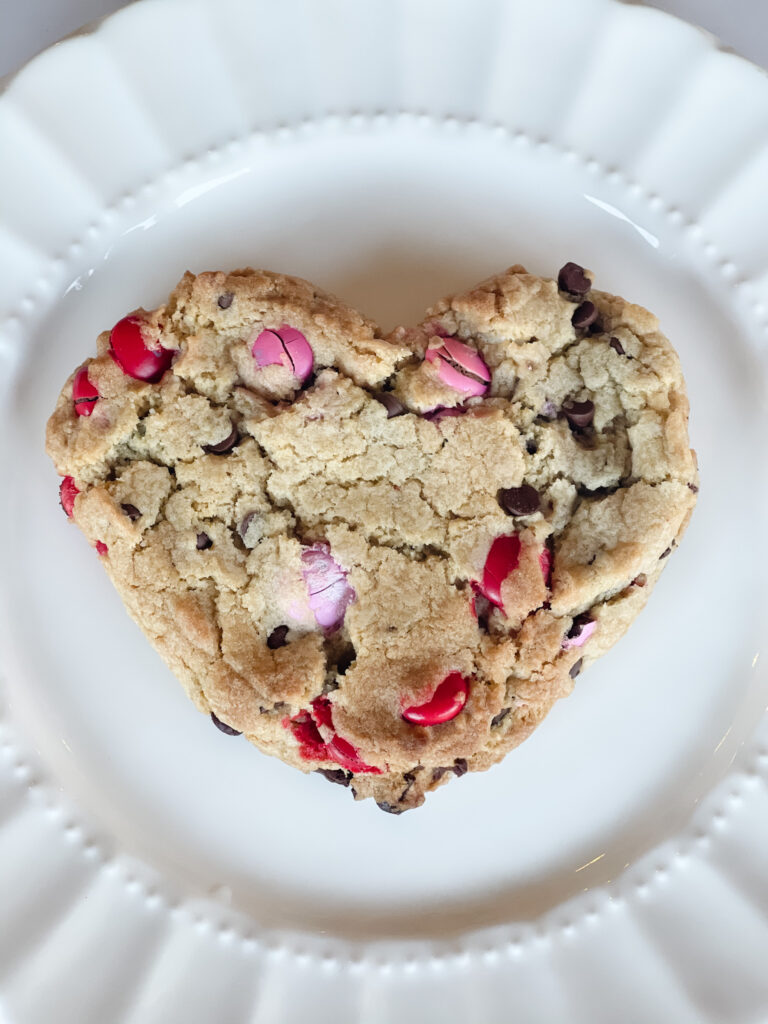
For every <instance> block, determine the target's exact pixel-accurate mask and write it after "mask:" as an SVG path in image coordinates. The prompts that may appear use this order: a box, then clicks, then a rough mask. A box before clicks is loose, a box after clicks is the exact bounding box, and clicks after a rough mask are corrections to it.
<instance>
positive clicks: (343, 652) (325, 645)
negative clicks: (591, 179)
mask: <svg viewBox="0 0 768 1024" xmlns="http://www.w3.org/2000/svg"><path fill="white" fill-rule="evenodd" d="M687 419H688V401H687V398H686V394H685V387H684V383H683V379H682V376H681V372H680V366H679V363H678V359H677V356H676V355H675V352H674V351H673V349H672V348H671V346H670V344H669V342H668V341H667V339H666V338H665V337H664V336H663V335H662V334H661V333H659V329H658V323H657V321H656V318H655V317H654V316H652V315H651V314H650V313H648V312H647V311H646V310H645V309H642V308H641V307H639V306H635V305H632V304H630V303H628V302H625V301H624V299H620V298H617V297H615V296H613V295H607V294H605V293H603V292H599V291H595V290H593V288H592V278H591V275H590V274H589V273H588V272H586V271H584V270H583V269H582V268H581V267H579V266H577V265H575V264H572V263H569V264H567V265H566V266H565V267H563V268H562V270H561V271H560V274H559V278H558V280H557V281H553V280H546V279H542V278H539V277H534V276H532V275H530V274H528V273H526V271H525V270H524V269H523V268H522V267H519V266H518V267H512V268H511V269H509V270H507V271H506V272H505V273H503V274H500V275H498V276H497V277H493V278H491V279H490V280H488V281H485V282H484V283H482V284H480V285H478V286H477V287H476V288H473V289H472V290H471V291H468V292H466V293H465V294H462V295H456V296H454V297H452V298H450V299H446V300H444V301H442V302H440V303H438V304H437V305H436V306H435V307H433V308H432V309H431V310H430V311H429V313H428V315H427V318H426V319H425V320H424V321H423V323H422V324H420V325H419V326H418V327H400V328H397V329H396V330H394V331H393V332H392V333H391V334H390V335H388V336H387V337H384V336H382V334H381V332H380V330H379V328H378V327H377V326H376V324H374V323H372V322H371V321H370V320H367V319H366V318H365V317H363V316H362V315H361V314H360V313H358V312H356V311H355V310H353V309H351V308H350V307H349V306H347V305H345V304H344V303H343V302H341V301H340V300H339V299H336V298H334V297H333V296H331V295H329V294H327V293H326V292H323V291H321V290H320V289H318V288H316V287H314V286H313V285H311V284H309V283H307V282H306V281H302V280H299V279H297V278H293V277H286V276H284V275H281V274H273V273H269V272H267V271H260V270H239V271H235V272H234V273H231V274H224V273H204V274H200V275H198V276H196V277H195V276H193V275H191V274H186V275H185V277H184V278H183V279H182V281H181V282H180V284H179V285H178V287H177V288H176V290H175V291H174V292H173V294H172V295H171V297H170V299H169V300H168V302H167V304H166V305H165V306H162V307H161V308H159V309H156V310H154V311H152V312H146V311H144V310H141V309H140V310H137V311H136V312H135V313H132V314H131V315H130V316H128V317H126V318H125V319H123V320H121V321H120V322H119V323H118V324H117V325H116V326H115V327H114V328H113V329H112V330H111V331H107V332H105V333H103V334H102V335H101V336H100V337H99V339H98V355H97V356H96V358H94V359H89V360H88V361H87V362H86V363H85V364H84V365H83V366H81V367H80V368H79V369H78V370H77V371H76V372H75V373H74V374H73V376H72V377H70V379H69V380H68V381H67V383H66V385H65V387H64V389H63V391H62V392H61V395H60V397H59V400H58V403H57V406H56V411H55V412H54V413H53V415H52V416H51V418H50V421H49V423H48V432H47V447H48V452H49V454H50V456H51V458H52V459H53V461H54V463H55V465H56V469H57V470H58V471H59V473H60V474H61V475H62V476H63V478H64V479H63V481H62V484H61V503H62V506H63V508H64V511H65V512H66V513H67V515H68V516H70V517H71V518H72V519H73V520H74V521H75V522H76V523H77V525H78V526H79V527H80V529H81V530H82V531H83V533H84V534H85V536H86V537H87V538H88V539H89V541H90V542H91V543H92V544H93V545H94V546H95V547H96V550H97V551H98V553H99V555H100V556H101V558H102V561H103V563H104V567H105V568H106V570H107V572H108V573H109V575H110V577H111V578H112V581H113V582H114V584H115V586H116V587H117V589H118V591H119V593H120V594H121V596H122V598H123V600H124V602H125V605H126V607H127V609H128V611H129V612H130V614H131V615H132V616H133V618H134V619H135V620H136V621H137V622H138V624H139V625H140V626H141V628H142V629H143V630H144V632H145V633H146V634H147V636H148V637H149V639H150V640H151V642H152V643H153V644H154V646H155V647H156V649H157V650H158V651H159V653H160V654H161V655H162V657H163V658H164V659H165V661H166V662H167V663H168V664H169V666H170V667H171V669H172V670H173V671H174V672H175V673H176V675H177V676H178V677H179V679H180V680H181V681H182V683H183V684H184V686H185V687H186V689H187V692H188V693H189V696H190V697H191V698H192V700H193V701H194V702H195V704H196V705H197V706H198V708H200V710H201V711H204V712H205V713H206V714H210V715H211V718H212V719H213V721H214V723H215V724H216V725H217V726H218V727H219V728H220V729H221V730H222V731H223V732H226V733H229V734H233V735H236V734H239V733H244V734H245V735H246V737H247V738H248V739H249V740H250V741H251V742H253V743H254V744H256V745H257V746H258V747H259V748H260V749H261V750H263V751H266V752H267V753H269V754H274V755H275V756H277V757H280V758H282V759H283V760H284V761H286V762H287V763H288V764H291V765H294V766H295V767H296V768H300V769H302V770H303V771H316V772H319V773H321V774H322V775H324V776H325V777H326V778H327V779H329V780H330V781H332V782H338V783H340V784H342V785H344V786H347V787H349V788H350V789H351V790H352V792H353V794H354V795H355V797H357V798H361V797H369V796H370V797H373V798H374V799H375V800H376V801H377V803H378V804H379V806H380V807H381V808H382V809H383V810H385V811H390V812H393V813H399V812H400V811H403V810H406V809H408V808H411V807H416V806H418V805H419V804H421V803H422V802H423V800H424V794H425V793H426V792H427V791H429V790H431V789H434V788H435V787H437V786H439V785H441V784H442V783H444V782H445V781H447V780H448V779H450V778H453V777H454V776H459V775H463V774H464V773H465V772H467V771H481V770H484V769H486V768H488V767H490V766H491V765H492V764H494V763H495V762H497V761H499V760H501V758H503V757H504V755H505V754H506V753H507V752H508V751H509V750H511V749H512V747H514V746H516V745H517V744H518V743H520V741H521V740H523V739H525V737H526V736H528V735H529V733H530V732H531V731H532V730H533V729H534V728H535V727H536V726H537V725H538V724H539V722H541V720H542V719H543V718H544V716H545V715H546V714H547V712H548V711H549V709H550V708H551V707H552V705H553V704H554V702H555V701H556V700H557V699H558V698H560V697H563V696H565V695H566V694H568V693H569V692H570V691H571V689H572V687H573V685H574V679H575V678H576V677H577V676H578V675H579V673H580V672H581V671H582V670H583V669H584V668H585V667H586V666H588V665H589V664H590V662H592V661H594V660H595V658H598V657H599V656H600V655H601V654H603V653H604V652H605V651H606V650H608V648H609V647H610V646H611V645H612V644H613V643H615V641H616V640H617V639H618V638H619V637H620V636H621V635H622V633H623V632H624V631H625V630H626V629H627V627H628V626H629V624H630V623H631V622H632V620H633V619H634V617H635V616H636V615H637V614H638V612H639V611H640V610H641V608H642V607H643V605H644V604H645V602H646V601H647V599H648V595H649V594H650V592H651V590H652V589H653V586H654V584H655V583H656V580H657V579H658V578H659V575H660V574H661V571H662V569H663V567H664V566H665V565H666V558H667V556H668V555H669V554H670V552H671V551H672V550H673V549H674V547H675V545H676V544H677V543H678V542H679V540H680V537H681V535H682V533H683V530H684V529H685V526H686V524H687V522H688V519H689V517H690V515H691V512H692V510H693V507H694V504H695V502H696V493H697V490H698V485H697V472H696V461H695V456H694V453H693V452H692V451H691V450H690V449H689V444H688V434H687Z"/></svg>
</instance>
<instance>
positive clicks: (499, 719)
mask: <svg viewBox="0 0 768 1024" xmlns="http://www.w3.org/2000/svg"><path fill="white" fill-rule="evenodd" d="M511 710H512V708H502V709H501V711H500V712H499V713H498V715H494V716H493V718H492V719H491V728H492V729H495V728H496V726H497V725H501V723H502V722H503V721H504V719H505V718H506V717H507V715H508V714H509V713H510V712H511Z"/></svg>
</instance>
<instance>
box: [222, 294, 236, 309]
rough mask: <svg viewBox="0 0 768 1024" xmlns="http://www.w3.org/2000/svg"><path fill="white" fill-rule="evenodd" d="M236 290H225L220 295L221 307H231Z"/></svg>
mask: <svg viewBox="0 0 768 1024" xmlns="http://www.w3.org/2000/svg"><path fill="white" fill-rule="evenodd" d="M234 297H235V293H234V292H224V294H223V295H220V296H219V309H229V307H230V306H231V305H232V299H234Z"/></svg>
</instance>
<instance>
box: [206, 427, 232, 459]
mask: <svg viewBox="0 0 768 1024" xmlns="http://www.w3.org/2000/svg"><path fill="white" fill-rule="evenodd" d="M237 441H238V433H237V427H232V430H231V432H230V433H229V434H228V435H227V437H225V438H224V440H223V441H219V442H218V443H217V444H204V445H203V451H204V452H207V454H208V455H226V454H227V452H231V451H232V449H233V448H234V447H235V445H236V444H237Z"/></svg>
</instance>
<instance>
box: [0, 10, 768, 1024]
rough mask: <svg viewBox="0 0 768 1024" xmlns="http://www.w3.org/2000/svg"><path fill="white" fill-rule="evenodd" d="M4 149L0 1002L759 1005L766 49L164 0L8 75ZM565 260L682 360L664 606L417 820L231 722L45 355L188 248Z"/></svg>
mask: <svg viewBox="0 0 768 1024" xmlns="http://www.w3.org/2000/svg"><path fill="white" fill-rule="evenodd" d="M0 154H2V157H1V160H0V196H1V197H2V221H1V222H0V266H2V268H3V270H2V276H1V277H0V330H1V331H2V333H1V335H0V399H2V401H1V404H0V409H1V410H2V411H1V412H0V416H1V417H2V429H1V430H0V444H1V445H2V456H3V470H2V477H1V478H0V479H2V487H1V488H0V491H1V492H2V505H1V506H0V516H1V517H2V518H1V524H2V525H1V531H0V535H1V536H2V537H3V549H2V558H3V570H2V587H0V591H1V592H2V598H3V601H4V608H3V624H4V627H6V628H5V633H4V637H3V647H2V669H3V679H2V708H3V717H2V720H1V721H0V730H1V731H0V1020H2V1021H3V1022H4V1024H5V1022H6V1021H8V1022H12V1024H38V1022H40V1024H48V1022H50V1021H51V1020H52V1019H54V1018H55V1019H56V1020H57V1022H58V1024H70V1022H71V1024H108V1022H109V1024H111V1022H113V1021H115V1022H116V1021H120V1022H125V1024H160V1022H162V1024H168V1022H176V1021H179V1022H181V1021H183V1022H184V1024H204V1022H205V1024H208V1022H214V1021H215V1022H217V1024H222V1022H223V1024H240V1022H246V1021H259V1022H268V1024H271V1022H276V1024H292V1022H294V1021H296V1022H298V1021H302V1022H305V1021H306V1020H308V1019H311V1020H312V1022H313V1024H324V1022H326V1021H327V1022H334V1024H338V1022H340V1021H343V1022H347V1021H349V1022H353V1021H360V1022H365V1024H369V1022H375V1021H379V1022H383V1021H402V1022H411V1021H418V1022H425V1021H440V1022H441V1024H452V1022H457V1024H458V1022H465V1021H469V1020H474V1021H482V1022H484V1024H491V1022H496V1021H499V1022H501V1021H504V1022H506V1021H508V1020H510V1019H512V1016H514V1019H515V1020H517V1021H523V1022H534V1021H535V1022H539V1021H541V1022H546V1024H558V1022H564V1024H565V1022H569V1024H571V1022H582V1021H583V1022H585V1024H587V1022H588V1024H602V1022H605V1024H614V1022H615V1021H617V1020H621V1021H622V1022H627V1021H630V1022H652V1021H653V1022H658V1021H674V1022H675V1024H689V1022H690V1024H693V1022H697V1024H699V1022H702V1021H718V1022H726V1021H727V1022H731V1021H732V1022H737V1021H738V1022H742V1021H758V1020H765V1019H766V1018H768V971H766V968H765V964H766V954H767V953H768V857H767V856H766V854H767V853H768V784H767V780H768V721H767V720H766V718H765V716H764V711H765V706H766V703H767V697H768V676H767V675H766V672H765V668H766V666H765V658H763V659H762V660H761V659H760V644H761V638H762V640H763V641H764V640H765V630H766V621H767V620H766V597H765V589H766V588H765V569H764V566H765V564H766V556H767V554H768V552H767V551H766V542H765V534H764V530H763V529H762V527H763V525H764V522H765V517H766V511H767V509H768V502H767V501H766V476H767V474H766V456H765V450H766V442H768V422H767V420H768V417H767V415H766V404H767V403H766V394H767V392H766V383H765V377H766V369H767V367H768V360H767V359H766V354H767V349H768V320H767V317H768V312H767V307H768V246H767V245H766V237H768V192H767V191H766V188H765V182H766V179H767V178H768V83H766V80H765V77H764V76H763V75H762V74H761V73H760V72H759V71H758V70H757V69H755V68H753V67H751V66H750V65H748V64H746V63H745V62H743V61H741V60H739V59H738V58H735V57H733V56H731V55H727V54H724V53H721V52H719V51H718V50H717V49H716V48H715V47H714V46H713V45H712V43H711V42H710V40H709V39H708V38H706V37H705V36H703V35H702V34H701V33H699V32H697V31H695V30H693V29H692V28H690V27H689V26H686V25H684V24H683V23H681V22H678V21H675V20H673V19H671V18H669V17H667V16H664V15H660V14H659V13H658V12H654V11H652V10H649V9H645V8H640V7H628V6H623V5H619V4H617V3H615V2H613V0H578V2H577V0H562V2H556V0H450V2H446V0H401V2H396V0H388V2H386V3H384V2H383V0H382V2H379V0H374V2H371V3H367V4H362V3H360V2H356V0H324V2H323V3H322V4H319V3H314V4H313V3H311V0H281V2H280V3H279V4H277V3H275V4H268V3H267V2H266V0H264V2H259V3H249V2H247V0H152V2H144V3H140V4H137V5H135V6H133V7H130V8H128V9H126V10H125V11H123V12H121V13H120V14H118V15H116V16H114V17H112V18H110V19H109V20H107V21H106V22H105V23H103V24H102V25H101V27H99V28H98V30H97V31H95V32H93V33H92V34H90V35H87V36H84V37H79V38H76V39H73V40H71V41H69V42H67V43H65V44H63V45H61V46H58V47H55V48H54V49H52V50H50V51H48V52H47V53H46V54H44V55H43V56H42V57H40V58H39V59H37V60H35V61H33V62H32V64H31V65H29V66H28V67H27V68H26V69H25V70H24V71H23V72H22V73H21V74H19V75H18V76H17V77H16V78H15V79H14V80H13V81H12V82H11V83H10V85H9V87H8V89H7V91H6V93H5V94H4V96H3V97H2V98H0ZM567 259H575V260H577V261H579V262H582V263H584V264H586V265H587V266H589V267H591V268H592V269H594V271H595V272H596V274H597V278H598V282H599V285H600V287H603V288H605V289H607V290H609V291H616V292H619V293H621V294H624V295H626V296H627V297H629V298H632V299H634V300H636V301H639V302H641V303H643V304H645V305H647V306H649V307H650V308H651V309H653V310H654V311H655V312H657V313H658V314H659V315H660V317H661V320H662V324H663V327H664V329H665V330H666V332H667V333H668V334H669V336H670V337H671V338H672V340H673V342H674V344H675V345H676V347H677V348H678V350H679V352H680V355H681V358H682V361H683V366H684V370H685V373H686V376H687V380H688V384H689V390H690V395H691V402H692V407H693V415H692V420H691V430H692V437H693V442H694V445H695V446H696V448H697V449H698V451H699V456H700V465H701V476H702V490H701V495H700V502H699V505H698V508H697V510H696V513H695V515H694V518H693V522H692V525H691V527H690V529H689V532H688V535H687V536H686V538H685V542H684V543H683V545H682V547H681V550H680V551H679V553H677V554H675V556H674V558H673V559H672V562H671V564H670V565H669V567H668V570H667V572H666V573H665V576H664V579H663V581H662V582H661V584H660V585H659V587H658V589H657V591H656V593H655V594H654V595H653V599H652V601H651V603H650V607H649V608H648V610H647V611H646V612H645V614H644V615H643V616H642V617H641V619H640V620H639V621H638V622H637V623H636V624H635V625H634V626H633V628H632V630H631V631H630V633H629V635H628V636H627V637H626V638H625V639H624V640H623V641H622V643H621V644H620V645H619V646H618V648H617V649H616V650H614V651H613V652H612V653H611V654H610V655H608V656H607V657H606V658H605V659H604V660H603V661H601V662H600V663H599V664H598V665H597V666H595V667H593V668H592V669H590V671H589V672H588V673H587V675H586V676H584V677H582V678H581V679H580V680H579V683H578V687H577V689H576V692H575V694H574V695H573V696H572V697H570V698H569V699H568V700H567V701H564V702H562V703H561V704H560V705H559V706H558V707H557V708H556V709H555V711H554V712H553V713H552V715H551V716H550V718H549V720H548V721H547V722H546V723H545V724H544V725H543V726H542V728H541V729H540V730H539V731H538V732H537V733H536V734H535V736H534V737H533V738H532V739H531V740H529V741H528V742H527V743H526V744H524V746H523V747H522V748H521V749H520V750H518V751H516V752H515V753H513V754H512V755H511V756H510V757H509V758H508V759H507V760H506V762H505V763H504V764H503V765H501V766H499V767H497V768H495V769H493V770H492V771H491V772H489V773H487V774H486V775H472V776H468V777H466V778H464V779H462V780H461V782H456V783H454V784H453V785H451V786H450V787H448V788H447V789H445V790H441V791H440V792H438V793H436V794H434V795H433V796H432V797H430V799H429V800H428V802H427V804H426V806H425V807H424V808H423V809H421V810H419V811H418V812H416V813H412V814H407V815H405V816H403V817H402V818H393V817H391V816H388V815H384V814H381V813H380V812H379V811H378V810H377V809H376V808H375V807H371V806H368V805H355V804H354V803H353V802H352V800H351V799H350V798H349V794H347V793H345V792H344V791H342V790H340V789H337V788H336V787H332V786H328V785H327V784H326V783H325V782H324V781H323V780H321V779H319V778H317V777H308V778H307V777H303V776H301V775H299V774H298V773H296V772H294V771H292V770H290V769H288V768H286V767H285V766H284V765H282V764H280V763H278V762H276V761H273V760H270V759H269V758H266V757H263V756H261V755H260V754H259V753H258V752H256V751H255V750H253V749H252V748H250V747H249V746H248V745H247V744H246V743H244V742H243V741H242V740H233V739H228V738H225V737H224V736H222V735H221V734H220V733H218V732H217V731H216V730H214V729H213V728H212V727H211V725H210V723H209V722H208V721H207V720H206V719H205V718H204V717H203V716H201V715H199V714H198V713H197V712H196V711H195V710H194V708H193V707H192V706H191V704H189V703H188V702H187V700H186V698H185V697H184V696H183V694H182V691H181V687H180V686H179V685H178V684H177V683H176V682H175V681H174V680H173V678H172V677H171V676H170V674H169V673H168V672H167V671H166V670H165V669H164V667H163V666H162V664H161V662H160V660H159V658H158V657H157V656H156V655H155V654H154V653H153V652H152V650H151V649H150V648H149V646H148V644H147V643H146V642H145V641H144V639H143V637H142V636H141V635H140V633H139V631H138V630H137V628H136V627H135V626H134V625H133V624H132V623H131V622H130V621H129V619H128V618H127V616H126V615H125V613H124V612H123V610H122V607H121V605H120V602H119V600H118V598H117V596H116V595H115V594H114V593H113V591H112V589H111V587H110V584H109V582H108V581H107V579H106V577H105V575H104V574H103V572H102V570H101V568H100V566H99V564H98V560H97V559H96V558H95V557H94V555H93V553H92V552H91V551H90V550H89V548H88V545H87V543H86V542H85V541H84V539H83V538H82V537H81V536H80V535H79V533H78V532H77V531H76V530H74V529H71V528H70V527H69V525H68V524H67V523H66V521H65V518H64V516H63V515H62V513H61V511H60V509H59V508H58V502H57V493H56V490H57V479H56V476H55V473H54V471H53V469H52V467H51V465H50V464H49V462H48V460H47V459H46V457H45V455H44V453H43V428H44V423H45V420H46V417H47V415H48V413H49V411H50V410H51V408H52V406H53V403H54V399H55V396H56V394H57V392H58V389H59V386H60V384H61V381H62V380H64V378H65V376H66V374H67V373H68V372H69V371H70V370H71V368H72V367H73V366H75V365H76V364H77V362H78V360H80V359H82V358H83V357H84V356H86V355H87V354H89V353H90V352H91V351H92V350H93V346H94V341H95V337H96V335H97V333H98V332H99V331H100V330H102V329H103V328H105V327H108V326H110V325H111V324H112V323H114V322H115V321H116V320H117V319H118V318H119V317H120V316H121V315H122V314H123V313H124V312H125V311H126V310H129V309H132V308H134V307H135V306H137V305H139V304H144V305H147V306H151V305H153V304H155V303H156V302H158V301H160V300H161V299H162V297H163V296H164V295H165V294H166V293H167V292H168V290H169V289H170V288H171V286H172V285H173V284H174V283H175V281H176V279H177V278H178V277H179V276H180V274H181V272H182V271H183V270H184V269H186V268H187V267H190V268H191V269H194V270H203V269H208V268H218V267H224V268H226V267H234V266H239V265H243V264H249V263H250V264H255V265H262V266H266V267H270V268H273V269H278V270H284V271H288V272H293V273H297V274H300V275H304V276H307V277H309V278H311V279H313V280H315V281H317V282H318V283H319V284H321V285H323V286H327V287H329V288H330V289H331V290H333V291H336V292H338V293H339V294H341V295H342V296H344V297H345V298H346V299H348V300H350V301H351V302H353V303H355V304H357V305H358V306H359V307H360V308H362V309H363V310H365V311H366V312H368V313H370V314H372V315H373V316H375V317H377V318H379V319H380V321H381V322H382V324H383V325H384V326H391V325H392V324H393V323H394V322H396V321H404V322H407V321H408V320H409V319H411V320H412V319H413V318H416V317H418V316H419V314H420V313H421V312H422V310H423V309H424V307H425V306H426V305H428V304H429V303H430V302H431V301H433V300H434V299H436V298H437V297H439V296H440V295H442V294H443V293H444V292H448V291H451V290H452V289H455V288H463V287H465V286H467V285H470V284H472V283H473V282H474V281H475V280H477V279H480V278H481V277H483V276H485V275H487V274H488V273H491V272H493V271H495V270H498V269H500V268H501V267H504V266H506V265H508V264H510V263H513V262H517V261H520V262H524V263H526V264H527V265H528V266H529V268H530V269H532V270H533V271H535V272H537V273H545V274H553V273H555V272H556V271H557V268H558V267H559V266H560V265H561V264H562V263H564V262H565V261H566V260H567ZM761 716H762V717H761ZM511 1008H513V1010H512V1009H511Z"/></svg>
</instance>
